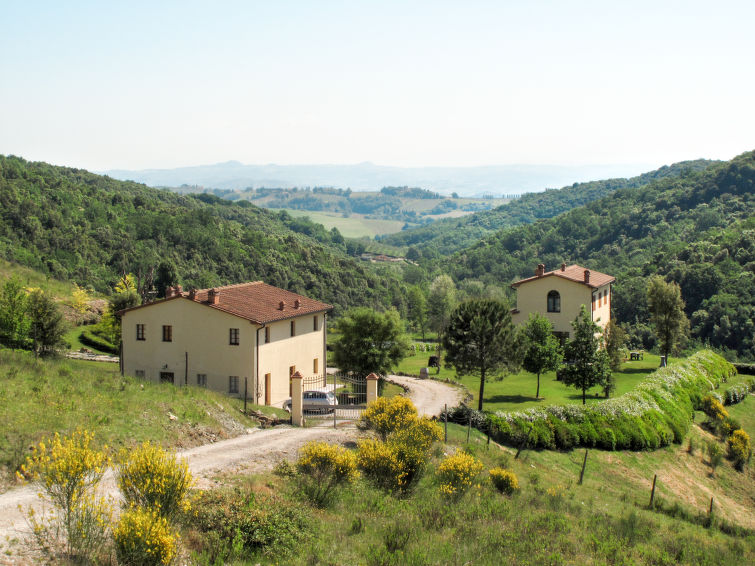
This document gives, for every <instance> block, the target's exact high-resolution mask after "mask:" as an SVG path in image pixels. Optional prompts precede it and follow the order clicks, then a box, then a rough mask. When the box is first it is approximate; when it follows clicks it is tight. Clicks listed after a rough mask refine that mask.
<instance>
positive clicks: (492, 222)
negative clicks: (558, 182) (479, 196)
mask: <svg viewBox="0 0 755 566" xmlns="http://www.w3.org/2000/svg"><path fill="white" fill-rule="evenodd" d="M713 163H716V162H715V161H710V160H706V159H698V160H695V161H683V162H681V163H675V164H673V165H669V166H664V167H661V168H660V169H656V170H655V171H650V172H648V173H643V174H642V175H639V176H637V177H632V178H629V179H607V180H603V181H591V182H589V183H574V184H573V185H571V186H569V187H564V188H562V189H549V190H547V191H545V192H541V193H527V194H525V195H523V196H522V197H521V198H519V199H517V200H514V201H512V202H510V203H507V204H504V205H501V206H499V207H497V208H495V209H494V210H491V211H486V212H478V213H477V214H474V215H472V216H465V217H462V218H448V219H443V220H439V221H437V222H434V223H433V224H429V225H427V226H422V227H419V228H413V229H410V230H404V231H402V232H399V233H396V234H391V235H389V236H385V237H383V238H382V239H381V241H383V242H385V243H387V244H391V245H394V246H413V247H414V248H415V249H417V250H418V251H419V252H420V254H422V255H424V256H425V257H437V256H438V255H448V254H451V253H453V252H456V251H459V250H462V249H464V248H467V247H469V246H471V245H472V244H474V243H475V242H477V241H479V240H481V239H482V238H483V237H485V236H486V235H488V234H491V233H493V232H495V231H497V230H501V229H504V228H510V227H512V226H518V225H520V224H531V223H533V222H535V221H537V220H540V219H543V218H552V217H554V216H557V215H559V214H561V213H563V212H566V211H568V210H571V209H573V208H576V207H578V206H583V205H585V204H587V203H590V202H593V201H595V200H598V199H600V198H602V197H604V196H606V195H608V194H610V193H612V192H613V191H616V190H618V189H627V188H636V187H641V186H642V185H646V184H647V183H649V182H651V181H653V180H655V179H662V178H666V177H679V176H684V175H689V174H691V173H693V172H696V171H702V170H703V169H705V168H706V167H708V166H710V165H712V164H713Z"/></svg>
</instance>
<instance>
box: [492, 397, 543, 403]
mask: <svg viewBox="0 0 755 566" xmlns="http://www.w3.org/2000/svg"><path fill="white" fill-rule="evenodd" d="M529 401H537V402H540V401H544V399H543V398H542V397H540V399H535V398H534V397H525V396H524V395H493V396H492V397H488V398H486V399H485V402H486V403H527V402H529Z"/></svg>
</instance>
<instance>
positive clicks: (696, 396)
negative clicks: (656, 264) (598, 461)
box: [448, 350, 736, 450]
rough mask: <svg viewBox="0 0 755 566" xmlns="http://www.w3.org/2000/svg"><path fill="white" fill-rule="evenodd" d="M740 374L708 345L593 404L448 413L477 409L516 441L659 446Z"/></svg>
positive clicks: (478, 421) (479, 422) (496, 433)
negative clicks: (626, 390)
mask: <svg viewBox="0 0 755 566" xmlns="http://www.w3.org/2000/svg"><path fill="white" fill-rule="evenodd" d="M735 374H736V370H735V369H734V366H733V365H731V364H730V363H729V362H727V361H726V360H725V359H724V358H722V357H721V356H719V355H717V354H715V353H713V352H711V351H709V350H705V351H701V352H698V353H696V354H694V355H693V356H691V357H690V358H688V359H687V360H684V361H682V362H680V363H678V364H675V365H673V366H669V367H666V368H661V369H659V370H658V371H656V372H655V373H653V374H652V375H650V376H648V378H647V379H645V380H643V381H642V382H641V383H640V384H639V385H638V386H637V387H636V388H635V389H634V390H632V391H630V392H629V393H625V394H624V395H621V396H620V397H616V398H615V399H608V400H606V401H602V402H600V403H596V404H593V405H587V406H584V405H552V406H549V407H543V408H532V409H527V410H525V411H519V412H496V413H493V414H491V413H479V412H478V411H471V410H470V409H468V408H466V407H464V408H460V409H457V410H455V411H454V412H453V413H452V412H449V415H448V416H449V420H454V421H457V422H463V423H465V424H466V423H467V422H468V421H469V415H470V413H471V414H472V425H473V426H475V427H477V428H480V429H481V430H483V431H484V432H488V433H489V434H490V436H491V438H493V439H494V440H496V441H498V442H501V443H504V444H509V445H512V446H526V447H528V448H535V449H541V448H547V449H551V450H553V449H561V450H569V449H571V448H576V447H579V446H583V447H588V448H592V447H597V448H602V449H605V450H653V449H655V448H659V447H661V446H667V445H669V444H671V443H672V442H676V443H681V441H682V439H683V438H684V435H685V434H686V433H687V430H688V429H689V425H690V422H691V420H692V414H693V411H694V410H695V409H696V408H698V407H699V406H700V403H701V401H702V398H703V396H704V395H705V394H706V393H708V392H709V391H711V390H712V389H714V388H715V387H717V386H718V385H719V384H720V383H722V382H725V381H726V380H727V379H728V378H729V377H731V376H733V375H735Z"/></svg>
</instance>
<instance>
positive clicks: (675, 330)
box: [647, 275, 689, 360]
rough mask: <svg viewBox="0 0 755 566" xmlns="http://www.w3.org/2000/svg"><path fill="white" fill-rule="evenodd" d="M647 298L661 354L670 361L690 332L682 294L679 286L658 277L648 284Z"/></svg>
mask: <svg viewBox="0 0 755 566" xmlns="http://www.w3.org/2000/svg"><path fill="white" fill-rule="evenodd" d="M647 297H648V310H649V311H650V322H651V324H652V325H653V327H654V328H655V334H656V336H657V337H658V342H660V346H661V353H662V354H663V355H664V356H666V360H668V356H669V354H671V353H673V352H675V351H677V350H678V349H679V347H680V346H681V345H682V343H683V341H684V339H685V338H686V336H687V332H688V331H689V320H687V315H685V314H684V300H682V293H681V290H680V289H679V285H677V284H676V283H666V281H664V280H663V278H662V277H660V276H658V275H656V276H655V277H653V278H651V279H650V282H649V283H648V291H647Z"/></svg>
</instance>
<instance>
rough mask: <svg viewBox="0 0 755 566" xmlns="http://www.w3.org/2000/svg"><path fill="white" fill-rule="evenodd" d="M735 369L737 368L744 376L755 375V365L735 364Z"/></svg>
mask: <svg viewBox="0 0 755 566" xmlns="http://www.w3.org/2000/svg"><path fill="white" fill-rule="evenodd" d="M734 367H735V368H737V371H738V372H739V373H742V374H744V375H755V364H746V363H738V362H734Z"/></svg>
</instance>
